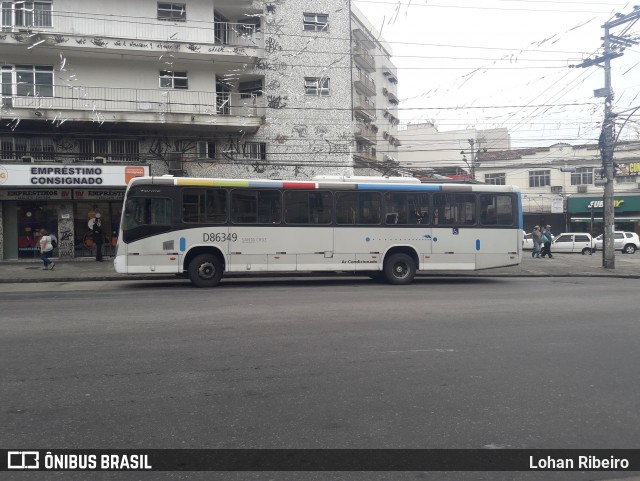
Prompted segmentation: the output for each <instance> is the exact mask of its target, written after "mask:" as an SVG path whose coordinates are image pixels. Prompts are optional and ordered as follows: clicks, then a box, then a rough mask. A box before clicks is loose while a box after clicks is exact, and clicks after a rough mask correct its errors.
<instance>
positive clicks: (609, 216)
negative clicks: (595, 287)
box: [577, 6, 640, 269]
mask: <svg viewBox="0 0 640 481" xmlns="http://www.w3.org/2000/svg"><path fill="white" fill-rule="evenodd" d="M639 18H640V7H638V6H636V7H634V12H632V13H630V14H628V15H622V14H620V13H617V14H616V15H615V19H614V20H611V21H609V22H607V23H605V24H604V25H603V26H602V27H603V28H604V37H603V40H604V43H603V47H604V52H603V54H602V56H601V57H598V58H594V59H590V60H586V61H584V62H582V63H581V64H580V65H577V67H590V66H592V65H599V64H601V63H604V88H602V89H597V90H596V91H595V92H594V94H595V96H596V97H604V121H603V123H602V133H601V134H600V140H599V142H598V144H599V147H600V155H601V157H602V167H603V171H604V178H605V184H604V195H603V197H602V200H603V219H602V220H603V224H604V243H603V249H602V267H604V268H605V269H615V267H616V262H615V250H614V238H613V232H614V229H615V213H614V208H613V207H614V202H613V201H614V187H613V182H614V175H615V169H614V165H613V153H614V150H615V143H616V142H615V137H614V119H615V118H616V114H615V113H614V112H613V107H612V105H613V88H612V87H611V60H612V59H614V58H616V57H621V56H622V55H623V53H622V52H623V50H624V49H625V47H629V46H632V45H635V44H636V43H638V42H636V41H635V40H633V39H631V38H630V37H629V36H628V35H626V36H625V34H626V32H627V31H628V30H629V29H630V28H631V26H632V25H633V24H634V23H635V22H637V21H638V19H639ZM629 22H632V23H631V24H630V25H628V26H627V28H626V29H624V30H623V31H622V33H621V34H620V35H618V36H614V35H611V33H610V30H611V28H614V27H617V26H620V25H623V24H625V23H629Z"/></svg>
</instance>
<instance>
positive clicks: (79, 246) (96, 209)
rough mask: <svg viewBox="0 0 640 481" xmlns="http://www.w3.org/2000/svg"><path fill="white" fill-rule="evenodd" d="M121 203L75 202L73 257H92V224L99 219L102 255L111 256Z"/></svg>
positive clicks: (93, 254) (93, 247)
mask: <svg viewBox="0 0 640 481" xmlns="http://www.w3.org/2000/svg"><path fill="white" fill-rule="evenodd" d="M121 213H122V202H121V201H115V202H77V203H76V204H75V205H74V257H93V256H95V255H96V250H95V249H96V248H95V245H94V242H93V230H92V229H93V224H94V222H95V221H96V219H100V223H101V224H102V233H103V236H104V243H103V245H102V254H103V255H104V256H112V255H113V253H114V250H115V246H116V241H117V236H118V228H119V222H120V214H121Z"/></svg>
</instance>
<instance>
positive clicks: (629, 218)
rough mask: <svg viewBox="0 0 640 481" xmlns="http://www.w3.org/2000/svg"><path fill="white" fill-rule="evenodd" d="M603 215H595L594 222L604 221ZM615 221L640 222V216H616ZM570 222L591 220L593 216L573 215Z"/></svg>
mask: <svg viewBox="0 0 640 481" xmlns="http://www.w3.org/2000/svg"><path fill="white" fill-rule="evenodd" d="M602 221H603V220H602V217H594V218H593V222H602ZM614 221H615V222H640V217H639V216H628V215H627V216H625V215H621V216H615V218H614ZM569 222H591V217H572V218H571V220H570V221H569Z"/></svg>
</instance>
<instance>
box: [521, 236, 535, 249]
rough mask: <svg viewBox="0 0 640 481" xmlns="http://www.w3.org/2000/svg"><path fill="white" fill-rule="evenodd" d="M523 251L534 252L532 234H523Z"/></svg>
mask: <svg viewBox="0 0 640 481" xmlns="http://www.w3.org/2000/svg"><path fill="white" fill-rule="evenodd" d="M522 249H523V250H525V251H532V250H533V236H532V235H531V234H527V233H526V232H525V233H524V234H523V237H522Z"/></svg>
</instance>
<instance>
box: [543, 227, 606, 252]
mask: <svg viewBox="0 0 640 481" xmlns="http://www.w3.org/2000/svg"><path fill="white" fill-rule="evenodd" d="M557 252H567V253H572V252H575V253H577V252H580V253H581V254H582V255H586V254H592V253H594V252H595V247H594V244H593V238H592V237H591V234H587V233H586V232H563V233H562V234H558V235H557V236H556V237H555V239H553V242H552V244H551V254H555V253H557Z"/></svg>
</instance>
